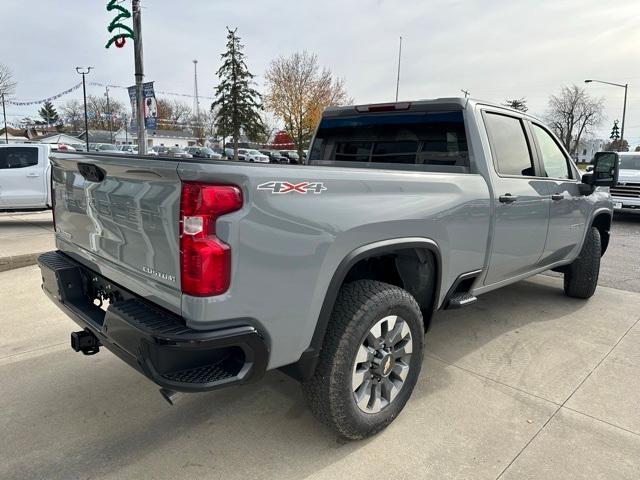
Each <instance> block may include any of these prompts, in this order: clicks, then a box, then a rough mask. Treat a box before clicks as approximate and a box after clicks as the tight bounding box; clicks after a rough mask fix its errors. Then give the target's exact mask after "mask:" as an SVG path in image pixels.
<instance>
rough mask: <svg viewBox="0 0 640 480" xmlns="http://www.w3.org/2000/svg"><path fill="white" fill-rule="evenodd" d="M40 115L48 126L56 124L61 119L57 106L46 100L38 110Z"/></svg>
mask: <svg viewBox="0 0 640 480" xmlns="http://www.w3.org/2000/svg"><path fill="white" fill-rule="evenodd" d="M38 115H40V118H42V120H44V122H45V123H46V124H47V126H49V125H55V124H56V123H58V122H59V121H60V117H59V116H58V112H57V111H56V107H54V106H53V104H52V103H51V102H44V105H42V108H41V109H40V110H38Z"/></svg>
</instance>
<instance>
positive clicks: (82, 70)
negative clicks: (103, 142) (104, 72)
mask: <svg viewBox="0 0 640 480" xmlns="http://www.w3.org/2000/svg"><path fill="white" fill-rule="evenodd" d="M92 68H93V67H87V68H82V67H76V72H77V73H79V74H80V75H82V96H83V98H84V139H85V145H86V147H87V152H88V151H89V116H88V115H87V83H86V81H85V78H84V77H85V76H86V75H88V74H89V72H90V71H91V69H92Z"/></svg>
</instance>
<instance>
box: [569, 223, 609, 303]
mask: <svg viewBox="0 0 640 480" xmlns="http://www.w3.org/2000/svg"><path fill="white" fill-rule="evenodd" d="M601 255H602V250H601V247H600V231H599V230H598V229H597V228H595V227H591V229H590V230H589V231H588V232H587V238H586V239H585V241H584V245H583V246H582V250H580V255H578V258H576V259H575V260H574V261H573V263H572V264H571V265H569V266H568V267H567V269H566V271H565V273H564V293H565V294H566V295H567V296H569V297H575V298H590V297H591V296H593V294H594V293H595V291H596V287H597V286H598V275H599V273H600V257H601Z"/></svg>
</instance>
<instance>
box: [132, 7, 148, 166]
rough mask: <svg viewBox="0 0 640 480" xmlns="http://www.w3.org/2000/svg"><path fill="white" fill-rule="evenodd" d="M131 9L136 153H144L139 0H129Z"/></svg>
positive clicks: (145, 143)
mask: <svg viewBox="0 0 640 480" xmlns="http://www.w3.org/2000/svg"><path fill="white" fill-rule="evenodd" d="M131 10H132V11H133V55H134V61H135V76H136V107H137V108H136V117H137V119H136V120H137V122H138V155H145V154H146V152H147V142H146V139H145V131H144V98H143V96H142V81H143V80H144V64H143V61H142V12H141V9H140V0H131Z"/></svg>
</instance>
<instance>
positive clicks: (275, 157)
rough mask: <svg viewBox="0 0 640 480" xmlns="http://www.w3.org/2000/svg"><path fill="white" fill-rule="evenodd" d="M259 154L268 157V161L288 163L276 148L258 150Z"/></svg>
mask: <svg viewBox="0 0 640 480" xmlns="http://www.w3.org/2000/svg"><path fill="white" fill-rule="evenodd" d="M259 151H260V153H261V154H263V155H266V156H267V157H269V162H270V163H289V162H288V161H287V159H286V158H284V157H283V156H282V155H280V152H278V151H277V150H259Z"/></svg>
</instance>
